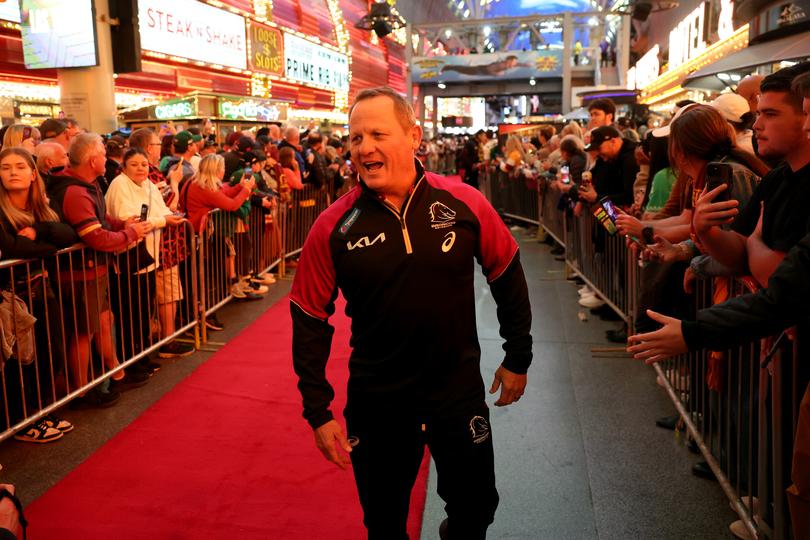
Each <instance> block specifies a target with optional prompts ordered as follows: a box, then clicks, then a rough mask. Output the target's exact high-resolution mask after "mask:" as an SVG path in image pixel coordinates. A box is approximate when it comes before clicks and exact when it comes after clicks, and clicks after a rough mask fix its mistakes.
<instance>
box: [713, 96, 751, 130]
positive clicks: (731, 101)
mask: <svg viewBox="0 0 810 540" xmlns="http://www.w3.org/2000/svg"><path fill="white" fill-rule="evenodd" d="M709 105H710V106H712V107H714V108H715V109H717V112H719V113H720V114H722V115H723V118H725V119H726V120H728V121H729V122H734V123H736V124H739V123H741V122H742V116H743V115H744V114H746V113H748V112H750V110H751V109H750V107H749V106H748V101H747V100H746V99H745V98H744V97H742V96H741V95H739V94H734V93H731V92H729V93H726V94H720V96H718V97H717V98H716V99H715V100H714V101H712V102H711V103H709Z"/></svg>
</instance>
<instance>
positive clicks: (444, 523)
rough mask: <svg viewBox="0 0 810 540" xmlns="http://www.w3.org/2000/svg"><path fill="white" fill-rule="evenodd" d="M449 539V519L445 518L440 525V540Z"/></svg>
mask: <svg viewBox="0 0 810 540" xmlns="http://www.w3.org/2000/svg"><path fill="white" fill-rule="evenodd" d="M448 538H450V537H449V536H448V535H447V518H444V520H443V521H442V522H441V524H439V540H447V539H448Z"/></svg>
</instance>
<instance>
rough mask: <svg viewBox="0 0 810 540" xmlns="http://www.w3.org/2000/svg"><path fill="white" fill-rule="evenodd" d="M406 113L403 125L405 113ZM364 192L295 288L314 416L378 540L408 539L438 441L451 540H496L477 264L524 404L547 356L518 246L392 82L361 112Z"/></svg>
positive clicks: (324, 223) (353, 119)
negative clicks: (437, 148) (344, 369)
mask: <svg viewBox="0 0 810 540" xmlns="http://www.w3.org/2000/svg"><path fill="white" fill-rule="evenodd" d="M393 119H396V121H392V120H393ZM349 128H350V136H349V137H350V144H351V153H352V156H351V157H352V161H353V162H354V163H355V166H356V167H357V169H358V171H359V174H360V178H361V180H362V182H361V185H360V186H358V187H356V188H355V189H354V190H352V191H350V192H349V193H348V194H346V195H345V196H343V197H341V198H340V199H339V200H338V201H336V202H335V203H334V204H333V205H332V206H330V207H329V208H328V209H327V210H326V211H325V212H324V213H323V214H321V216H320V217H319V218H318V220H317V221H316V223H315V225H314V226H313V228H312V230H311V231H310V234H309V237H308V238H307V241H306V243H305V246H304V250H303V253H302V256H301V260H300V262H299V266H298V270H297V272H296V276H295V282H294V283H293V289H292V294H291V312H292V318H293V362H294V366H295V371H296V373H297V374H298V376H299V383H298V387H299V389H300V391H301V394H302V396H303V401H304V417H305V418H306V419H307V421H308V422H309V423H310V425H311V426H312V428H313V429H314V430H315V439H316V444H317V445H318V447H319V448H320V450H321V451H322V452H323V454H324V456H325V457H326V458H327V459H329V460H330V461H332V462H334V463H336V464H337V465H338V466H340V467H341V468H344V467H345V466H346V465H347V464H348V458H347V456H346V454H345V453H343V451H345V452H350V456H351V463H352V466H353V469H354V476H355V481H356V483H357V487H358V491H359V495H360V502H361V504H362V506H363V511H364V523H365V525H366V528H367V529H368V532H369V538H370V539H375V538H380V539H387V540H398V539H404V538H407V534H406V529H405V526H406V521H407V516H408V503H409V497H410V492H411V488H412V487H413V483H414V481H415V478H416V475H417V472H418V470H419V465H420V462H421V460H422V455H423V452H424V446H425V445H426V444H427V446H428V447H429V448H430V451H431V454H432V456H433V458H434V459H435V461H436V466H437V470H438V474H439V495H440V496H441V497H442V498H443V499H444V500H445V502H446V503H447V506H446V510H447V514H448V519H447V520H445V522H444V523H443V526H442V531H441V534H442V537H443V538H445V537H446V538H464V539H478V538H485V536H486V530H487V527H488V526H489V524H490V523H492V521H493V520H494V516H495V509H496V507H497V505H498V492H497V490H496V489H495V474H494V458H493V450H492V437H491V433H490V428H489V412H488V409H487V405H486V403H485V389H484V383H483V380H482V377H481V372H480V356H481V350H480V346H479V344H478V337H477V332H476V320H475V286H474V272H475V264H474V263H475V260H477V261H478V262H479V263H480V264H481V266H482V268H483V271H484V275H485V276H486V277H487V281H488V283H489V286H490V289H491V291H492V296H493V298H494V299H495V302H496V304H497V306H498V310H497V313H498V320H499V322H500V332H501V336H502V337H503V338H504V339H505V344H504V350H505V352H506V355H505V359H504V361H503V363H502V365H501V367H500V368H498V370H497V371H496V373H495V380H494V381H493V384H492V387H491V389H490V392H491V393H494V392H496V391H497V389H498V388H501V394H500V397H499V399H498V400H497V401H496V403H495V405H496V406H504V405H509V404H510V403H513V402H514V401H517V400H518V399H520V396H521V395H522V394H523V392H524V390H525V387H526V371H527V370H528V368H529V364H530V363H531V359H532V351H531V348H532V340H531V335H530V327H531V309H530V306H529V298H528V290H527V286H526V280H525V277H524V275H523V269H522V267H521V265H520V260H519V255H518V246H517V244H516V242H515V240H514V239H513V238H512V236H511V235H510V233H509V231H508V230H507V228H506V226H505V225H504V224H503V222H502V221H501V220H500V218H499V217H498V215H497V214H496V212H495V211H494V210H493V208H492V206H490V204H489V203H488V202H487V201H486V199H484V197H483V196H482V195H481V193H480V192H478V191H477V190H475V189H473V188H472V187H470V186H468V185H466V184H462V183H460V182H458V181H452V180H449V179H446V178H443V177H440V176H437V175H434V174H432V173H425V172H424V171H423V169H422V167H421V165H420V164H419V163H418V162H417V161H416V160H415V158H414V153H415V151H416V149H417V148H418V147H419V143H420V140H421V129H420V128H419V127H418V126H417V125H416V123H415V120H414V117H413V111H412V109H411V108H410V106H409V105H408V103H407V102H406V101H405V100H404V99H402V97H401V96H399V95H398V94H396V93H395V92H394V91H393V90H391V89H389V88H378V89H372V90H365V91H363V92H361V93H360V94H358V96H357V98H356V102H355V104H354V106H353V107H352V110H351V111H350V120H349ZM338 291H340V292H341V293H342V294H343V296H344V298H345V299H346V303H347V305H346V313H347V315H349V317H351V319H352V338H351V346H352V349H353V350H352V354H351V358H350V360H349V372H350V376H349V384H348V402H347V406H346V410H345V411H344V414H345V417H346V421H347V428H348V435H349V436H350V437H349V438H347V436H346V432H344V431H343V428H342V427H341V425H340V424H339V423H338V422H337V421H336V420H335V419H334V416H333V414H332V412H331V411H330V409H329V405H330V402H331V401H332V398H333V397H334V392H333V390H332V387H331V386H330V385H329V383H328V382H327V380H326V377H325V368H326V363H327V359H328V357H329V351H330V346H331V341H332V334H333V328H332V327H331V326H330V325H329V323H328V318H329V316H330V315H331V314H332V313H334V309H335V305H334V301H335V299H336V297H337V293H338Z"/></svg>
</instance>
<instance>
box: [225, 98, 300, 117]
mask: <svg viewBox="0 0 810 540" xmlns="http://www.w3.org/2000/svg"><path fill="white" fill-rule="evenodd" d="M283 113H284V109H283V106H281V105H279V104H277V103H269V102H266V101H257V100H254V99H227V98H219V116H220V117H222V118H227V119H229V120H255V121H262V122H275V121H277V120H281V119H282V115H283Z"/></svg>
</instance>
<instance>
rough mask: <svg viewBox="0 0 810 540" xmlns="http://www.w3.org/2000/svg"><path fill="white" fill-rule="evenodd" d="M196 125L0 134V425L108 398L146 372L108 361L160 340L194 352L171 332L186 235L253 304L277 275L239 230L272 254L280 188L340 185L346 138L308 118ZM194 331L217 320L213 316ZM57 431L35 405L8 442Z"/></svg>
mask: <svg viewBox="0 0 810 540" xmlns="http://www.w3.org/2000/svg"><path fill="white" fill-rule="evenodd" d="M202 127H203V129H200V128H199V127H194V126H192V127H188V128H187V129H181V130H179V131H178V130H176V129H174V127H170V128H169V129H163V130H161V131H160V132H155V131H153V130H152V129H148V128H141V129H136V130H134V131H130V130H118V131H116V132H115V133H112V134H109V135H103V136H102V135H99V134H95V133H90V132H87V131H86V130H84V129H82V128H81V127H80V126H79V125H78V124H77V123H76V122H75V121H73V120H70V119H62V118H51V119H47V120H45V121H44V122H42V123H41V124H40V125H39V126H38V127H36V126H28V125H23V124H15V125H11V126H6V127H4V128H2V129H0V141H2V146H1V147H0V180H2V183H1V184H0V256H2V259H3V260H13V259H23V260H29V261H32V262H30V263H25V264H15V263H13V262H12V263H10V264H6V265H4V267H3V268H2V269H0V279H2V284H0V285H2V299H0V325H2V327H3V328H2V329H1V330H2V331H3V333H4V334H5V339H4V340H3V345H4V346H3V357H2V368H3V371H4V376H5V377H4V381H5V382H4V390H5V392H6V397H5V399H4V400H3V402H2V403H3V404H4V405H2V408H3V409H5V410H4V411H3V412H4V413H5V417H6V418H7V425H6V428H8V427H11V426H14V425H15V424H17V423H20V422H21V421H23V419H25V418H26V417H30V416H34V415H36V412H37V411H38V410H41V409H42V408H44V407H46V406H48V405H50V404H51V403H53V402H54V401H56V400H59V399H62V398H63V397H65V396H66V395H67V394H68V393H72V392H74V391H76V390H81V391H82V393H81V395H79V396H77V397H75V398H74V399H72V400H71V402H70V406H71V407H73V408H82V407H107V406H111V405H113V404H114V403H115V402H116V401H117V400H118V399H119V396H120V392H121V391H123V390H125V389H128V388H132V387H137V386H141V385H143V384H146V383H148V381H149V379H150V377H152V376H153V375H154V374H155V373H156V372H157V371H158V370H159V369H160V363H159V362H156V361H154V360H153V359H152V358H151V357H150V356H149V355H144V356H143V358H142V359H141V360H139V361H137V362H134V363H129V364H128V365H127V367H126V368H125V369H121V366H122V363H123V362H125V361H127V360H129V359H130V358H133V357H136V356H138V355H140V354H141V353H142V352H143V351H144V350H145V349H146V348H148V347H150V346H151V344H155V343H158V342H160V343H162V346H160V347H159V348H158V349H157V351H156V355H155V356H156V357H157V358H163V359H165V358H180V357H183V356H187V355H189V354H191V353H193V352H194V350H195V349H194V346H193V345H192V344H191V342H192V341H193V340H189V339H174V338H175V337H176V336H177V334H178V332H176V328H177V324H178V323H179V322H181V319H182V317H181V315H180V313H181V311H183V309H182V308H183V302H184V301H185V300H186V299H187V298H188V297H189V287H191V286H192V284H191V283H190V282H189V279H190V276H191V275H192V274H191V272H190V271H189V268H188V265H189V246H190V242H189V235H191V234H197V235H199V238H200V239H201V240H203V239H204V241H205V242H206V243H207V245H209V246H222V247H223V249H222V250H221V251H219V252H218V253H222V254H223V257H222V260H219V261H209V262H210V263H211V264H216V265H222V266H224V268H225V271H226V272H227V277H228V279H229V281H230V287H229V289H228V290H227V291H226V294H230V295H231V296H232V297H233V298H235V299H242V300H256V299H260V298H262V297H263V295H264V294H266V293H267V292H268V290H269V288H268V287H269V286H271V285H272V284H273V283H275V281H276V279H275V277H274V276H273V274H272V273H270V272H264V271H263V268H264V267H263V266H262V264H264V263H267V262H269V261H256V260H253V259H254V255H253V253H254V252H255V251H256V250H254V249H253V247H254V246H252V244H251V242H252V241H251V235H250V234H248V232H249V231H250V230H251V227H259V228H261V230H260V231H254V232H256V233H257V234H255V235H253V237H254V238H260V239H261V240H260V241H261V242H263V243H264V244H265V245H264V246H263V247H265V248H266V249H265V250H264V251H263V253H267V254H269V256H268V258H271V257H277V256H278V255H279V254H280V250H281V243H282V242H281V230H280V223H279V209H280V207H281V206H283V205H285V204H289V203H290V201H291V194H292V192H293V191H294V190H303V189H304V188H305V186H306V185H310V186H312V188H311V189H313V190H315V192H319V193H323V194H324V196H326V197H329V198H330V199H331V198H334V197H335V196H338V195H339V194H340V193H341V192H343V191H345V190H346V189H348V187H349V186H350V185H352V183H353V181H354V178H353V174H352V168H351V162H350V160H348V152H347V140H346V139H345V138H340V137H336V136H327V135H324V134H321V133H320V132H319V131H318V130H316V129H314V126H310V127H309V128H307V129H304V130H303V131H301V130H299V128H298V127H295V126H292V125H290V126H286V127H282V126H278V125H270V126H268V127H263V128H261V129H258V130H255V131H254V130H251V131H246V132H234V133H230V134H229V135H228V136H227V137H226V138H225V140H224V142H223V144H222V146H221V147H220V146H219V145H218V144H217V141H216V140H215V139H214V137H213V135H211V134H210V130H207V129H205V126H202ZM302 141H303V142H302ZM212 210H219V212H216V213H213V214H212V215H211V216H212V217H211V219H206V216H209V212H211V211H212ZM252 210H253V211H252ZM256 212H259V213H260V214H261V217H260V219H258V220H256V219H249V216H251V215H255V214H256ZM187 223H188V225H187ZM204 223H207V227H208V229H207V230H204ZM82 244H83V246H82ZM72 246H76V247H74V248H73V249H72V250H69V249H66V248H71V247H72ZM60 250H62V251H60ZM215 252H216V251H212V252H209V253H215ZM210 258H211V257H210V256H209V259H210ZM270 260H272V259H270ZM185 312H186V313H190V312H191V308H190V307H189V306H185ZM206 326H207V328H208V330H214V331H217V330H222V329H223V328H224V325H223V324H222V322H220V321H219V320H218V319H217V318H216V316H215V315H211V316H209V317H208V318H207V320H206ZM9 336H13V337H14V338H16V343H15V339H10V338H9ZM110 372H112V373H111V374H110V376H109V377H108V380H105V381H104V382H103V383H101V384H98V385H96V386H94V387H93V388H91V389H90V390H86V386H87V385H88V384H89V383H92V382H94V381H95V379H97V378H98V377H99V376H100V375H102V374H108V373H110ZM72 429H73V425H72V424H71V423H70V422H68V421H67V420H64V419H63V418H61V417H59V416H58V415H56V414H50V415H47V416H44V417H42V418H40V419H39V420H37V421H35V422H33V423H30V424H28V425H26V426H25V427H23V428H22V429H21V430H20V431H18V432H17V433H16V434H15V438H16V439H18V440H20V441H25V442H34V443H48V442H52V441H56V440H58V439H60V438H61V437H62V436H63V435H64V434H65V433H67V432H69V431H70V430H72Z"/></svg>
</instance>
